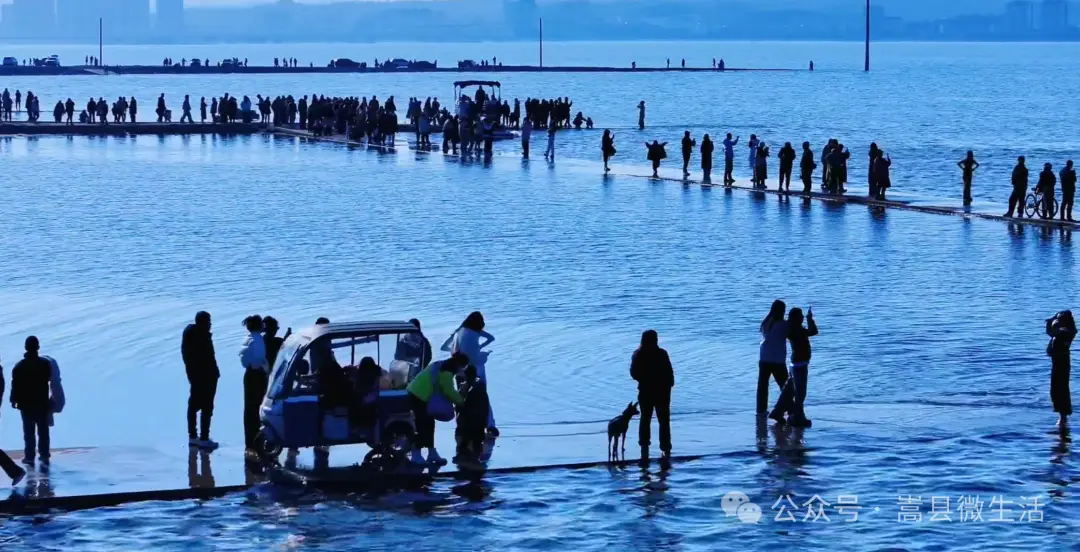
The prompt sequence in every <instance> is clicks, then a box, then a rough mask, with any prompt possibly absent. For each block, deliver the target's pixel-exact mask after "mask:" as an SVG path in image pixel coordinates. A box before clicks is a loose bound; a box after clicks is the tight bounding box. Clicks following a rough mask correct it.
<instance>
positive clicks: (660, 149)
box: [645, 140, 667, 178]
mask: <svg viewBox="0 0 1080 552" xmlns="http://www.w3.org/2000/svg"><path fill="white" fill-rule="evenodd" d="M665 147H667V142H662V143H661V142H657V141H656V140H653V143H651V144H650V143H648V142H645V148H646V149H647V150H648V153H646V155H645V158H646V159H648V160H649V161H651V162H652V175H653V178H660V175H659V174H658V173H657V171H659V170H660V161H661V160H662V159H664V158H665V157H667V150H665V149H664V148H665Z"/></svg>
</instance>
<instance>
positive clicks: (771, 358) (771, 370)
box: [757, 299, 788, 416]
mask: <svg viewBox="0 0 1080 552" xmlns="http://www.w3.org/2000/svg"><path fill="white" fill-rule="evenodd" d="M786 310H787V306H786V305H785V304H784V302H783V301H781V300H779V299H777V300H776V301H773V304H772V308H771V309H769V315H768V316H766V317H765V319H764V320H762V321H761V326H760V328H759V331H760V332H761V347H760V351H759V353H758V380H757V413H758V415H760V416H764V415H765V414H768V413H769V379H770V378H772V379H775V380H776V385H777V387H779V388H780V390H781V391H783V390H784V385H786V384H787V337H788V325H787V321H786V320H784V312H785V311H786Z"/></svg>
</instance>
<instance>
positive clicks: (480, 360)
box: [440, 311, 499, 437]
mask: <svg viewBox="0 0 1080 552" xmlns="http://www.w3.org/2000/svg"><path fill="white" fill-rule="evenodd" d="M486 326H487V323H486V322H485V321H484V315H483V314H481V313H480V312H479V311H473V312H471V313H469V316H466V317H465V320H464V321H463V322H462V323H461V325H460V326H458V328H457V329H456V330H454V333H452V334H450V337H448V338H446V341H445V342H443V344H442V347H440V349H441V350H443V351H447V352H449V353H451V354H457V353H463V354H464V355H465V356H467V357H469V364H470V365H472V366H475V367H476V376H477V378H478V379H479V380H480V381H481V382H482V383H483V384H484V385H485V386H487V384H488V378H487V358H488V354H489V351H485V350H483V349H484V347H487V346H488V345H490V344H491V343H492V342H493V341H495V336H493V335H491V334H489V333H488V332H486V331H484V328H485V327H486ZM481 340H483V341H481ZM464 368H465V367H464V366H463V367H462V370H464ZM487 429H488V432H489V433H491V435H492V436H493V437H498V436H499V429H498V427H497V426H496V425H495V411H494V410H493V409H490V408H489V409H488V428H487Z"/></svg>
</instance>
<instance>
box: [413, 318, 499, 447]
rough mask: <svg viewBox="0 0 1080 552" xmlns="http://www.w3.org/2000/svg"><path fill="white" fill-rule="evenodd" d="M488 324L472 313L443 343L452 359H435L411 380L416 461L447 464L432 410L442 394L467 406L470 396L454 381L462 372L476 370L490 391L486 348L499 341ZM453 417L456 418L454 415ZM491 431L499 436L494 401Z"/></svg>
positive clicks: (489, 411) (456, 404)
mask: <svg viewBox="0 0 1080 552" xmlns="http://www.w3.org/2000/svg"><path fill="white" fill-rule="evenodd" d="M485 326H486V322H485V321H484V315H483V314H481V313H480V312H472V313H470V314H469V316H467V317H466V318H465V321H464V322H462V323H461V325H460V326H458V328H457V329H456V330H454V333H452V334H451V335H450V337H448V338H447V339H446V341H445V342H444V343H443V344H442V347H441V350H443V351H446V352H449V353H450V354H451V356H450V358H448V359H446V360H439V361H435V362H432V363H431V364H430V365H429V366H428V367H427V368H426V369H425V370H424V371H423V372H421V373H420V374H418V375H417V376H416V377H415V378H413V380H412V382H411V383H409V387H408V392H409V398H410V401H411V402H412V411H413V417H414V419H415V422H416V441H415V442H414V443H413V450H412V454H411V461H412V462H413V463H417V464H421V463H428V464H438V465H442V464H445V463H446V461H445V460H444V459H443V458H442V456H440V455H439V452H438V450H437V449H436V447H435V421H436V418H435V414H434V413H433V412H432V408H433V406H432V404H433V400H434V399H435V398H436V396H439V395H441V397H442V398H445V399H446V400H448V401H449V402H450V403H452V404H453V406H454V407H457V408H461V407H462V406H464V405H465V403H466V400H467V396H462V394H461V392H459V390H458V388H457V387H456V386H455V384H454V381H455V379H456V378H457V377H458V376H459V375H461V374H464V373H466V372H469V371H474V372H475V376H476V380H477V382H478V383H479V384H480V385H482V386H483V388H484V390H485V391H484V393H485V394H486V389H487V367H486V365H487V358H488V354H489V352H488V351H485V350H484V348H485V347H487V346H488V345H490V344H491V343H492V342H493V341H495V337H494V336H492V335H491V334H489V333H487V332H486V331H484V327H485ZM470 367H471V370H470ZM439 400H442V399H441V398H440V399H439ZM449 418H450V419H452V415H451V416H450V417H449ZM447 421H449V420H447ZM487 433H488V434H489V435H491V436H492V437H498V436H499V430H498V427H497V426H496V425H495V413H494V411H493V410H492V409H491V406H490V402H488V409H487ZM425 448H426V449H428V456H427V459H425V458H424V457H423V455H422V449H425Z"/></svg>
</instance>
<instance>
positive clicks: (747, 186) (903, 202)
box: [267, 127, 1080, 229]
mask: <svg viewBox="0 0 1080 552" xmlns="http://www.w3.org/2000/svg"><path fill="white" fill-rule="evenodd" d="M267 132H268V133H270V134H275V135H279V136H291V137H296V138H301V139H305V140H314V141H319V142H326V143H333V144H340V145H345V146H349V147H360V148H369V149H376V150H383V151H411V152H416V148H415V147H414V145H413V144H412V143H411V142H406V141H405V140H402V139H400V138H401V137H400V135H399V140H398V141H397V146H396V147H390V146H381V145H368V144H366V143H364V142H356V141H352V140H348V139H346V138H345V137H343V136H319V137H316V136H312V135H311V133H310V132H307V131H304V130H297V129H290V128H273V127H271V128H268V129H267ZM542 145H543V141H542V140H539V139H538V140H536V141H535V142H534V154H536V152H537V151H542ZM423 152H424V153H425V154H426V155H443V156H447V157H460V156H459V155H456V154H443V153H442V150H441V149H440V148H433V149H431V150H423ZM537 155H538V156H537ZM473 158H474V159H478V160H479V159H482V158H481V157H475V156H474V157H473ZM496 159H502V160H506V159H514V160H521V158H520V157H519V156H516V155H505V154H503V155H499V154H496V155H495V156H493V160H496ZM530 161H531V162H533V163H543V164H547V163H548V162H547V161H546V160H544V158H543V155H542V154H536V155H534V157H532V158H531V159H530ZM720 161H721V164H720V171H719V172H718V171H713V173H714V174H718V175H719V178H718V180H717V181H715V182H712V183H707V182H704V181H703V180H702V179H701V178H700V176H695V174H693V173H692V174H691V176H690V177H685V178H684V177H683V176H682V171H681V170H679V169H678V168H677V167H676V168H661V169H660V171H659V175H660V177H659V178H653V176H652V173H651V172H650V170H649V167H646V166H644V164H642V166H640V167H639V166H634V165H616V164H611V165H610V166H611V169H612V170H611V172H610V173H608V175H606V176H605V175H604V174H603V173H602V168H601V166H600V163H598V162H588V161H581V160H578V159H570V160H559V161H558V162H556V163H555V166H556V167H557V166H559V165H560V164H565V163H570V164H574V165H580V164H586V165H588V166H589V167H594V166H595V167H596V169H597V177H599V178H610V177H616V176H619V177H628V178H640V179H644V180H650V181H654V182H668V183H677V184H681V185H683V186H699V187H701V188H704V189H718V190H739V191H742V192H747V193H752V194H761V195H765V194H771V195H775V196H778V197H781V198H798V199H803V200H805V201H810V200H817V201H823V202H831V203H844V204H855V205H866V206H868V207H874V208H880V209H901V210H907V211H919V212H923V213H931V214H936V215H952V216H958V217H965V218H978V219H985V220H996V221H1001V222H1009V223H1014V224H1032V225H1037V226H1043V227H1049V228H1063V229H1073V228H1080V222H1068V221H1063V220H1058V219H1040V218H1028V217H1026V216H1025V217H1023V218H1021V217H1006V216H1005V215H1004V213H1005V212H1006V211H1007V210H1008V206H1006V205H1001V204H996V203H992V202H976V203H973V204H972V205H969V206H964V205H963V204H962V202H961V201H960V200H959V199H956V200H949V199H948V198H940V197H918V196H912V195H909V194H905V193H904V192H902V191H899V192H890V193H889V196H890V197H889V198H888V199H886V200H884V201H881V200H877V199H871V198H869V197H867V196H865V195H859V191H860V190H865V185H863V186H862V187H860V186H859V185H858V184H857V183H852V182H849V183H848V190H849V192H848V193H846V194H842V195H835V194H828V193H825V192H822V191H820V190H819V189H818V186H819V185H820V180H819V179H817V178H815V180H814V184H813V185H814V188H813V190H812V191H811V192H810V193H809V194H803V193H802V182H793V183H792V191H791V192H785V191H781V190H780V189H779V182H778V181H777V180H775V179H772V180H769V181H768V182H767V183H766V184H767V187H766V188H755V187H754V186H753V184H751V183H750V181H749V180H748V179H737V180H736V182H735V184H733V185H731V186H724V185H723V159H720ZM675 164H677V162H676V163H675ZM696 174H697V175H700V174H701V172H700V170H699V171H696ZM892 189H893V190H896V189H897V186H895V185H894V186H893V188H892Z"/></svg>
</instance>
